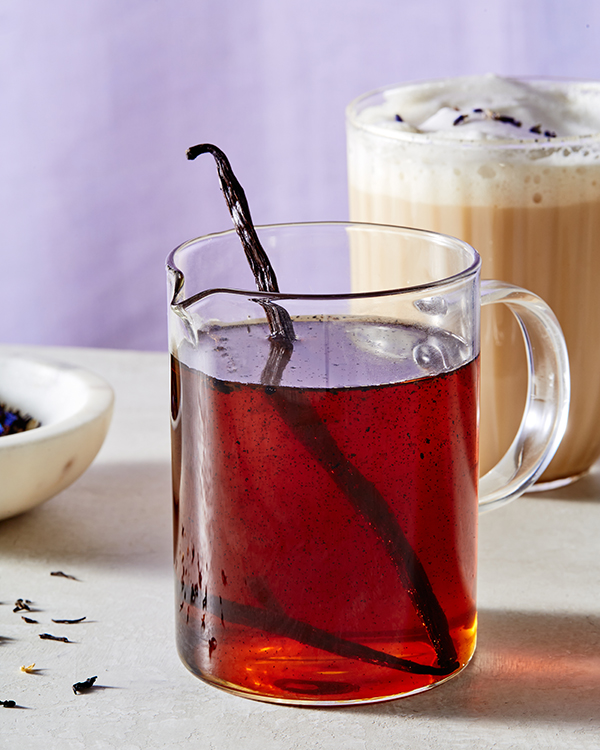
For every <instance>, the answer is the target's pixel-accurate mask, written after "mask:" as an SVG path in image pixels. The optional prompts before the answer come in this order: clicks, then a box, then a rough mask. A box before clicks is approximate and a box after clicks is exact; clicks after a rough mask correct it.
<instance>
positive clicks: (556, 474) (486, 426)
mask: <svg viewBox="0 0 600 750" xmlns="http://www.w3.org/2000/svg"><path fill="white" fill-rule="evenodd" d="M573 179H574V181H576V180H578V179H583V178H580V176H579V175H578V174H576V172H575V170H573ZM599 179H600V177H599ZM432 180H433V177H432ZM593 184H594V185H595V184H596V183H593ZM537 197H539V196H537ZM535 200H536V195H535V193H534V195H533V198H531V197H529V205H523V206H519V207H513V208H510V207H506V208H503V207H501V206H498V205H492V204H491V205H488V206H485V205H484V206H473V205H443V204H435V203H434V204H424V203H417V202H412V201H406V200H402V199H400V198H399V197H398V196H396V197H393V198H392V197H390V196H387V195H383V194H381V193H367V192H364V191H359V190H356V189H352V190H351V194H350V204H351V217H352V219H353V220H355V221H373V222H381V223H386V224H397V225H402V226H413V227H418V228H421V229H430V230H433V231H437V232H442V233H445V234H449V235H452V236H455V237H459V238H460V239H462V240H465V241H466V242H468V243H470V244H471V245H473V247H475V248H476V250H478V252H479V253H480V255H481V257H482V277H483V278H495V279H501V280H503V281H508V282H510V283H513V284H516V285H518V286H522V287H524V288H526V289H529V290H530V291H532V292H534V293H535V294H538V295H539V296H540V297H541V298H542V299H544V300H545V301H546V302H547V303H548V304H549V305H550V307H551V308H552V309H553V311H554V312H555V314H556V316H557V318H558V320H559V322H560V324H561V327H562V329H563V333H564V335H565V340H566V343H567V349H568V352H569V361H570V368H571V387H572V391H571V407H570V413H569V422H568V426H567V431H566V434H565V437H564V439H563V441H562V443H561V445H560V447H559V449H558V451H557V453H556V455H555V457H554V459H553V460H552V462H551V463H550V466H549V467H548V469H547V470H546V471H545V472H544V474H543V475H542V482H553V481H556V480H561V479H565V478H569V477H577V476H579V475H581V474H582V473H585V472H586V471H588V470H589V468H590V467H591V465H592V464H593V463H594V461H595V460H596V459H597V458H598V457H599V456H600V429H599V427H598V425H599V424H600V388H598V386H597V382H598V373H599V372H600V353H599V350H598V347H597V346H596V345H595V342H597V341H599V340H600V294H598V292H597V289H596V286H597V280H598V279H599V278H600V253H599V252H598V244H599V242H600V203H598V202H596V201H590V202H580V203H570V202H568V201H567V200H565V203H564V204H560V205H552V206H546V205H544V203H543V202H541V203H536V202H535ZM363 260H364V263H363V265H362V266H361V267H360V269H359V270H357V273H360V275H361V279H362V278H363V277H364V276H365V275H367V277H368V275H369V274H371V275H372V276H373V279H372V283H373V284H376V282H377V278H376V277H377V275H378V274H379V276H380V281H379V283H381V280H382V279H383V280H384V281H385V283H389V268H390V259H388V258H385V257H378V254H377V249H376V248H372V249H371V253H370V257H366V256H365V258H364V259H363ZM382 268H383V269H388V270H387V271H385V272H382V271H380V270H379V269H382ZM382 274H383V275H382ZM481 342H482V357H481V430H480V466H481V471H482V473H485V472H486V471H488V470H489V469H490V468H492V466H494V465H495V464H496V463H497V461H498V460H499V458H500V457H501V456H502V455H503V453H504V452H505V451H506V449H507V448H508V446H509V445H510V443H511V442H512V440H513V439H514V437H515V435H516V432H517V429H518V426H519V423H520V420H521V417H522V415H523V408H524V404H525V393H526V383H527V370H526V360H525V349H524V345H523V339H522V334H521V332H520V329H519V328H518V326H517V324H516V322H515V321H514V319H513V316H512V314H511V313H510V312H508V311H507V310H502V309H500V308H499V307H498V306H495V307H494V309H493V310H492V309H483V310H482V334H481Z"/></svg>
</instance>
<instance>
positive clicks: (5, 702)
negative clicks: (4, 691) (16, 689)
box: [0, 701, 17, 708]
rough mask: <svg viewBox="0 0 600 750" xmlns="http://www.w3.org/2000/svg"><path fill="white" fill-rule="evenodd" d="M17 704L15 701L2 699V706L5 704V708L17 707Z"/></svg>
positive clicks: (0, 702)
mask: <svg viewBox="0 0 600 750" xmlns="http://www.w3.org/2000/svg"><path fill="white" fill-rule="evenodd" d="M16 705H17V704H16V702H15V701H0V706H4V708H15V707H16Z"/></svg>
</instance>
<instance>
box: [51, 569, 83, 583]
mask: <svg viewBox="0 0 600 750" xmlns="http://www.w3.org/2000/svg"><path fill="white" fill-rule="evenodd" d="M50 575H51V576H56V577H58V578H68V579H69V580H70V581H78V580H79V578H75V576H72V575H69V574H68V573H63V572H62V570H53V571H52V572H51V573H50Z"/></svg>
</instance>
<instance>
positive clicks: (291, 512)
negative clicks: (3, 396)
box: [172, 329, 478, 703]
mask: <svg viewBox="0 0 600 750" xmlns="http://www.w3.org/2000/svg"><path fill="white" fill-rule="evenodd" d="M241 330H242V329H240V331H241ZM231 338H232V336H231V333H229V334H228V337H227V339H225V340H226V341H228V345H229V346H233V344H231ZM233 338H235V336H234V337H233ZM353 356H356V357H360V356H362V354H361V352H360V351H358V350H357V352H356V353H355V354H354V355H353ZM293 362H294V355H292V359H291V361H290V364H293ZM392 364H393V365H394V368H396V369H398V368H397V366H396V365H395V364H394V363H392ZM288 367H289V365H288ZM390 367H391V365H390ZM172 368H173V369H172V391H173V483H174V508H175V515H174V518H175V526H174V532H175V568H176V576H177V594H178V603H177V611H178V615H177V618H178V619H177V638H178V648H179V651H180V654H181V657H182V659H183V661H184V662H185V663H186V665H187V666H188V667H189V669H191V670H192V671H193V672H195V673H196V674H198V675H199V676H200V677H202V678H203V679H205V680H207V681H209V682H212V683H213V684H216V685H218V686H221V687H224V688H226V689H230V690H234V691H236V692H241V693H245V694H248V695H249V696H250V697H259V696H260V697H263V698H267V699H271V700H281V701H284V702H320V703H323V702H334V701H361V700H375V699H381V698H385V697H392V696H397V695H401V694H405V693H408V692H412V691H415V690H419V689H424V688H425V687H427V686H429V685H432V684H434V683H435V682H438V681H439V680H441V679H444V678H445V676H446V675H448V674H450V673H453V672H455V671H457V670H458V669H460V668H462V666H464V665H465V664H466V663H467V662H468V660H469V659H470V657H471V655H472V653H473V650H474V647H475V633H476V611H475V565H476V523H477V499H476V495H477V382H478V363H477V360H471V361H469V362H467V363H466V364H462V365H461V366H459V367H458V368H456V369H452V370H450V371H448V372H444V373H442V374H439V375H436V376H426V377H422V378H419V379H415V380H408V381H401V382H391V383H389V384H383V385H382V384H379V385H376V386H356V387H347V388H293V387H289V386H275V387H274V386H264V385H259V384H255V383H254V384H252V383H240V382H232V381H226V380H223V379H217V378H214V377H209V376H207V375H205V374H203V373H201V372H199V371H197V370H193V369H190V368H188V367H186V366H184V365H182V364H181V363H180V362H179V361H178V360H177V359H176V358H173V361H172ZM394 368H392V369H394ZM363 486H364V487H366V488H367V490H368V492H367V499H366V500H365V499H364V498H363V499H362V500H361V499H360V495H361V492H362V489H361V488H363ZM369 492H371V493H373V498H374V499H373V500H371V499H370V495H369ZM353 493H354V494H353ZM363 494H364V493H363ZM382 504H383V506H385V507H384V508H383V509H382V508H381V505H382ZM372 506H373V507H372ZM394 525H396V526H397V529H399V531H397V533H398V534H400V535H403V536H404V538H405V541H406V543H407V545H408V547H409V548H410V550H411V551H412V552H414V554H415V558H416V560H417V561H418V564H419V565H420V566H421V568H422V571H423V575H424V577H425V579H426V583H427V585H428V586H429V587H430V588H429V589H428V590H427V591H425V593H423V588H421V591H417V593H416V594H415V593H414V592H413V595H412V596H410V595H409V594H408V593H407V583H406V580H403V578H402V563H398V560H397V559H395V557H394V556H395V544H396V542H395V541H393V539H392V536H393V534H392V532H391V531H390V533H389V534H388V533H387V532H386V529H388V530H389V529H390V528H391V526H394ZM388 537H389V538H388ZM390 540H391V541H390ZM396 557H397V556H396ZM423 597H426V598H427V597H429V598H430V599H433V600H434V604H435V605H436V606H437V607H439V609H440V612H441V623H440V618H439V617H438V615H435V617H436V627H438V628H439V629H441V630H444V629H445V630H446V633H445V635H446V637H447V641H448V643H449V645H447V646H443V647H442V646H440V645H439V643H438V644H437V645H436V644H434V643H433V642H432V641H435V633H434V635H433V638H432V628H431V627H428V626H427V624H426V623H425V620H424V617H425V615H423V612H422V611H420V608H419V602H420V601H421V599H422V598H423ZM415 601H416V602H417V605H415ZM432 608H433V609H434V610H435V607H434V606H433V604H432ZM449 651H454V653H448V652H449ZM388 657H391V658H388ZM386 658H388V661H386ZM394 659H395V661H394ZM444 659H445V662H444Z"/></svg>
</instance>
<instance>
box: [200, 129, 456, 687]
mask: <svg viewBox="0 0 600 750" xmlns="http://www.w3.org/2000/svg"><path fill="white" fill-rule="evenodd" d="M204 153H209V154H211V155H212V156H213V158H214V159H215V162H216V164H217V170H218V174H219V179H220V183H221V188H222V190H223V194H224V196H225V200H226V201H227V205H228V207H229V211H230V214H231V218H232V221H233V224H234V226H235V229H236V232H237V234H238V236H239V237H240V240H241V242H242V245H243V248H244V252H245V254H246V257H247V259H248V262H249V263H250V267H251V269H252V272H253V274H254V278H255V280H256V285H257V287H258V289H259V291H261V292H275V293H278V292H279V287H278V284H277V278H276V276H275V271H274V269H273V267H272V265H271V262H270V261H269V258H268V256H267V254H266V253H265V251H264V249H263V247H262V246H261V244H260V240H259V238H258V235H257V233H256V230H255V228H254V225H253V223H252V218H251V216H250V209H249V206H248V202H247V200H246V196H245V193H244V190H243V188H242V186H241V185H240V183H239V182H238V180H237V178H236V177H235V175H234V173H233V170H232V169H231V165H230V164H229V160H228V159H227V157H226V156H225V154H224V153H223V152H222V151H221V150H220V149H219V148H218V147H217V146H213V145H211V144H200V145H198V146H192V147H191V148H190V149H188V151H187V157H188V159H195V158H196V157H197V156H199V155H200V154H204ZM256 302H258V303H259V304H261V305H262V306H263V308H264V310H265V313H266V315H267V320H268V323H269V328H270V331H271V335H270V337H269V338H270V340H271V349H270V353H269V358H268V361H267V364H266V366H265V368H264V369H263V372H262V375H261V384H263V385H265V386H266V387H267V388H268V389H269V390H268V392H269V394H270V395H271V397H273V398H274V406H275V408H276V409H277V411H278V412H279V414H280V415H281V416H282V418H283V419H284V420H285V422H286V423H287V424H288V426H289V428H290V430H291V431H292V432H293V434H294V435H295V436H296V437H297V439H298V440H299V441H300V442H301V443H302V444H303V445H304V447H305V448H306V449H307V450H308V451H309V452H310V453H311V454H312V455H313V456H314V457H315V458H316V459H318V460H319V461H320V462H321V464H322V465H323V467H324V469H325V470H326V471H327V472H328V474H329V475H330V476H331V477H332V478H333V480H334V481H335V483H336V484H337V485H338V487H339V488H340V489H341V490H342V491H343V492H344V493H345V495H346V496H347V498H348V500H349V502H350V503H351V505H352V506H353V507H354V509H355V510H356V511H357V513H359V514H360V515H361V516H362V517H363V518H364V519H365V520H366V521H367V522H368V524H369V526H370V527H371V528H372V529H373V531H374V533H375V534H377V536H378V537H379V538H380V540H381V542H382V544H383V546H384V547H385V549H386V552H387V553H388V555H389V556H390V558H391V560H392V561H393V563H394V566H395V567H396V570H397V572H398V575H399V578H400V580H401V582H402V584H403V586H404V587H405V589H406V591H407V593H408V596H409V597H410V599H411V602H412V604H413V607H414V608H415V611H416V612H417V614H418V615H419V618H420V619H421V622H422V623H423V626H424V627H425V630H426V632H427V635H428V637H429V640H430V641H431V644H432V646H433V648H434V650H435V653H436V656H437V660H438V664H439V669H441V670H442V672H441V674H449V673H450V672H452V671H454V670H455V669H457V668H458V667H459V663H458V661H457V654H456V649H455V646H454V643H453V641H452V638H451V636H450V628H449V625H448V621H447V618H446V615H445V613H444V611H443V609H442V607H441V606H440V604H439V602H438V600H437V597H436V596H435V592H434V591H433V588H432V586H431V583H430V581H429V578H428V577H427V573H426V571H425V569H424V567H423V565H422V563H421V562H420V560H419V558H418V555H417V554H416V552H415V551H414V550H413V548H412V547H411V545H410V543H409V541H408V540H407V538H406V536H405V534H404V532H403V531H402V528H401V527H400V524H399V523H398V521H397V519H396V517H395V516H394V514H393V512H392V511H391V509H390V507H389V505H388V503H387V502H386V500H385V498H384V497H383V496H382V495H381V493H380V492H379V491H378V490H377V488H376V487H375V486H374V485H373V484H372V483H371V482H369V480H367V479H366V477H364V476H363V474H362V473H361V472H360V471H359V470H358V469H357V468H356V467H355V466H354V465H353V464H352V463H351V462H350V461H349V460H348V459H347V458H346V456H345V455H344V454H343V453H342V451H341V450H340V449H339V447H338V445H337V443H336V442H335V440H334V439H333V437H332V436H331V434H330V433H329V431H328V430H327V427H326V426H325V424H323V422H322V421H321V420H320V419H319V416H318V414H317V413H316V411H315V410H314V409H313V407H312V406H311V405H310V403H308V402H307V401H306V400H305V399H303V398H300V397H297V398H294V399H293V400H292V399H289V398H287V397H285V396H283V395H282V394H281V393H280V392H278V390H277V388H276V386H277V385H279V383H280V382H281V378H282V376H283V372H284V370H285V367H286V365H287V364H288V362H289V360H290V358H291V356H292V350H293V346H294V339H295V336H294V332H293V324H292V321H291V318H290V316H289V313H288V312H287V310H285V309H284V308H283V307H281V306H280V305H276V304H275V303H273V302H271V301H264V300H260V299H257V300H256ZM228 605H229V606H228V611H227V612H225V610H222V614H224V615H226V616H227V617H228V618H229V617H242V614H244V617H247V620H244V624H246V625H249V626H251V627H258V628H261V627H262V629H268V628H265V627H264V623H265V622H270V623H271V625H270V626H271V627H275V624H274V622H275V621H272V620H270V619H269V618H279V620H276V621H277V622H279V623H281V622H282V619H281V618H284V619H285V620H286V622H287V624H291V623H292V622H293V623H294V627H290V628H288V630H289V633H290V636H289V637H293V638H294V639H295V640H298V641H300V642H302V643H306V644H308V645H312V646H316V647H318V648H322V649H323V650H325V651H331V650H332V646H333V645H335V644H339V643H341V642H342V641H341V640H340V639H338V638H336V637H335V636H333V635H332V634H330V633H327V632H326V631H322V630H318V629H316V628H312V627H311V626H308V625H305V624H303V623H299V624H298V623H297V621H292V620H291V618H287V617H286V616H285V615H284V614H282V613H279V612H272V611H271V610H264V609H258V608H247V607H243V606H242V605H238V604H235V603H234V602H229V603H228ZM256 617H258V619H259V622H257V621H256ZM265 618H266V619H265ZM261 623H262V625H261ZM300 626H302V627H300ZM272 632H278V631H272ZM343 643H344V647H343V654H341V655H343V656H347V657H349V658H356V659H361V658H362V656H361V654H364V649H365V648H366V647H364V646H362V645H361V644H357V643H353V642H350V641H343ZM340 648H341V647H340ZM369 650H371V649H369ZM335 653H340V652H339V651H335ZM376 653H379V652H376ZM389 658H390V659H391V660H394V659H395V658H396V657H391V656H390V657H389ZM400 661H406V660H400ZM387 666H390V664H387ZM417 666H420V665H417ZM396 668H405V667H396ZM427 669H429V668H427ZM428 673H429V672H428Z"/></svg>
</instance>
